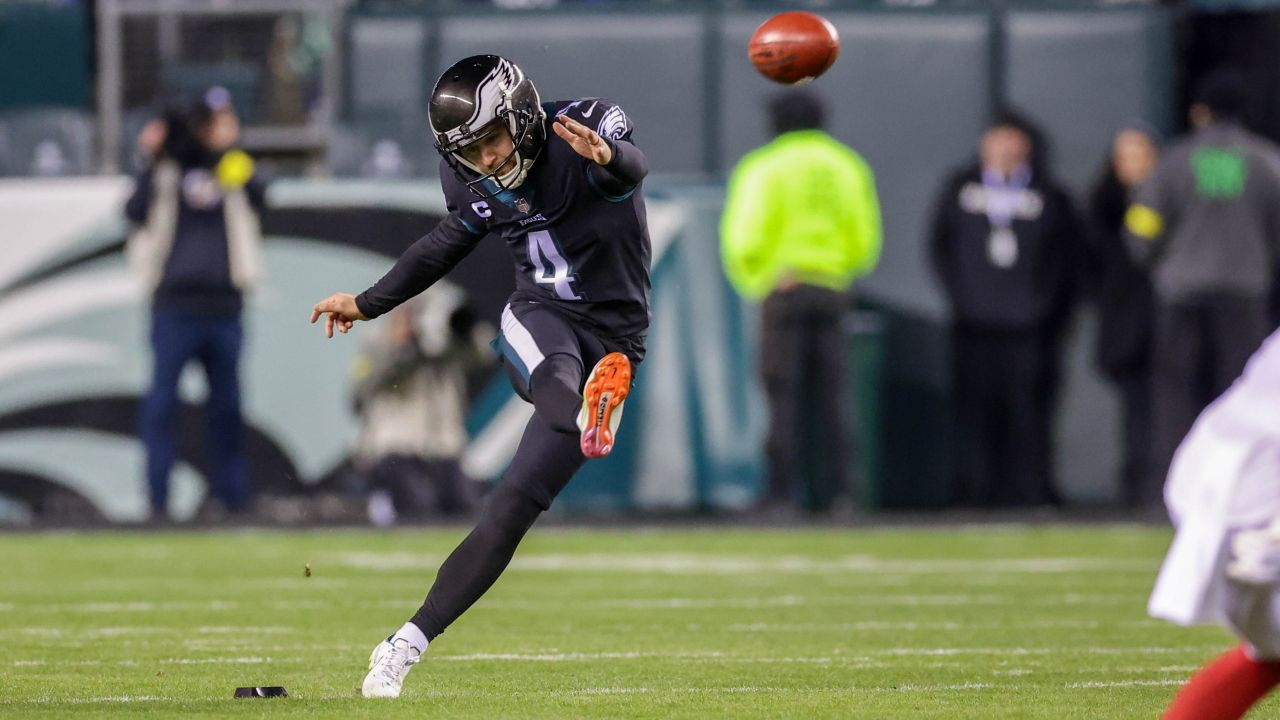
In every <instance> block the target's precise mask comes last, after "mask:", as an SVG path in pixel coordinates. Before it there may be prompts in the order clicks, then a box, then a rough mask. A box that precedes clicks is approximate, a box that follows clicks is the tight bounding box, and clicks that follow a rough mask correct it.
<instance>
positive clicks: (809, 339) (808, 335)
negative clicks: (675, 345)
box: [760, 285, 850, 502]
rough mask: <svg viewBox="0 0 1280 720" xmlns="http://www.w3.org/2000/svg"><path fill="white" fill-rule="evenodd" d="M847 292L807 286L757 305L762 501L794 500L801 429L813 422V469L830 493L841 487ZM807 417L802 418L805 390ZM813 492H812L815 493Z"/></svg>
mask: <svg viewBox="0 0 1280 720" xmlns="http://www.w3.org/2000/svg"><path fill="white" fill-rule="evenodd" d="M849 305H850V302H849V296H848V294H847V293H842V292H837V291H835V290H828V289H826V288H822V287H816V286H813V285H800V286H798V287H796V288H794V289H792V290H788V291H786V292H781V291H775V292H774V293H773V294H771V295H769V297H768V298H766V299H765V301H764V303H763V305H762V306H761V308H760V373H761V376H762V379H763V381H764V389H765V393H766V394H767V396H768V400H769V437H768V440H767V444H766V452H767V454H768V459H769V486H768V489H767V497H766V499H767V500H768V501H769V502H795V501H796V500H797V499H798V497H799V495H800V492H799V491H800V487H799V466H800V455H801V445H802V442H801V441H802V432H803V429H804V428H806V427H813V428H814V429H815V431H817V432H818V433H819V434H820V435H821V437H820V438H815V439H816V440H817V441H818V442H815V443H813V446H814V447H815V448H817V449H819V450H820V451H821V453H822V457H821V458H820V460H821V461H822V462H819V463H816V465H817V467H818V472H821V473H822V474H823V477H824V479H826V480H828V481H829V482H830V483H831V487H832V488H833V490H834V495H837V496H838V495H840V494H842V493H844V494H847V493H848V491H849V488H848V483H847V474H848V464H849V454H850V451H849V440H848V430H847V425H848V423H847V422H846V419H845V413H846V412H847V404H846V397H847V393H846V392H845V373H846V372H847V369H846V367H847V365H846V360H845V355H846V352H845V345H846V343H847V342H848V341H847V339H846V338H845V334H844V330H843V326H842V323H843V321H844V317H845V315H846V314H847V313H848V311H849ZM806 388H808V389H809V390H810V392H809V393H808V394H809V396H810V398H809V399H810V400H811V402H812V407H813V411H814V414H815V415H816V417H815V418H813V420H814V422H811V423H806V418H804V417H803V412H804V409H805V400H806V397H805V389H806ZM812 490H814V493H813V494H814V496H815V498H816V497H817V496H818V495H819V494H820V493H818V492H817V490H818V489H817V488H812Z"/></svg>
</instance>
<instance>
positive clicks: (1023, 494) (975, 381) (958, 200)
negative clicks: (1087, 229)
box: [930, 111, 1081, 506]
mask: <svg viewBox="0 0 1280 720" xmlns="http://www.w3.org/2000/svg"><path fill="white" fill-rule="evenodd" d="M1080 234H1081V232H1080V224H1079V222H1078V220H1077V217H1076V214H1075V210H1074V209H1073V207H1072V204H1071V201H1070V198H1069V197H1068V196H1067V194H1066V192H1065V191H1063V190H1062V188H1060V187H1059V186H1058V184H1057V183H1056V182H1054V180H1053V178H1052V177H1051V176H1050V174H1049V173H1048V170H1047V163H1046V162H1045V148H1044V143H1043V141H1042V140H1041V136H1040V133H1039V132H1038V131H1037V129H1036V128H1035V127H1034V126H1033V125H1032V124H1031V123H1030V122H1029V121H1028V120H1026V119H1024V118H1022V117H1021V116H1019V115H1017V114H1016V113H1013V112H1011V111H1002V112H1001V113H999V114H998V115H997V117H996V118H995V119H994V120H993V121H992V123H991V124H990V126H989V127H988V129H987V131H986V132H985V133H984V134H983V136H982V142H981V148H980V152H979V161H978V162H977V163H975V164H973V165H970V166H968V167H966V168H962V169H960V170H959V171H957V172H956V173H955V174H953V175H952V176H951V177H950V178H949V179H948V181H947V183H946V185H945V186H944V188H943V190H942V194H941V196H940V197H939V200H938V204H937V210H936V214H935V217H934V221H933V235H932V238H931V243H930V250H931V256H932V257H931V259H932V262H933V267H934V270H935V272H936V273H937V275H938V278H939V279H940V281H941V283H942V286H943V290H944V292H945V294H946V296H947V299H948V300H949V301H950V303H951V308H952V334H951V341H952V362H953V381H954V384H955V404H956V413H957V418H956V419H957V421H958V431H959V442H960V468H959V478H958V481H959V482H958V485H957V488H956V497H955V500H956V502H957V503H959V504H964V505H973V506H1036V505H1047V504H1056V502H1057V495H1056V493H1055V491H1054V487H1053V480H1052V471H1051V465H1052V448H1051V441H1050V436H1051V416H1052V406H1053V400H1054V396H1055V394H1056V387H1057V384H1058V365H1059V358H1058V356H1059V354H1060V345H1061V343H1060V336H1061V334H1062V328H1063V325H1064V320H1065V318H1066V316H1067V311H1068V309H1069V306H1070V301H1071V299H1072V297H1073V294H1074V290H1075V284H1076V277H1077V271H1076V267H1077V263H1078V262H1079V257H1080V249H1079V248H1080Z"/></svg>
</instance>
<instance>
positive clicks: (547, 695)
mask: <svg viewBox="0 0 1280 720" xmlns="http://www.w3.org/2000/svg"><path fill="white" fill-rule="evenodd" d="M460 538H461V532H460V531H430V532H424V531H400V532H392V533H377V532H365V531H354V530H335V531H314V532H306V533H277V532H268V531H253V532H226V533H208V534H204V533H194V534H176V533H175V534H156V535H144V534H126V533H83V534H81V533H66V534H63V533H56V534H33V535H0V717H3V718H35V717H39V718H77V719H79V718H88V717H112V718H134V717H138V718H173V717H184V718H186V717H254V718H259V717H262V718H276V717H281V718H283V717H307V718H355V717H371V718H372V717H376V718H484V719H485V720H496V719H498V718H516V717H546V718H595V717H626V718H754V717H761V718H763V717H768V718H783V717H785V718H835V717H841V718H851V717H856V718H983V719H984V720H987V719H990V718H1054V719H1055V720H1057V719H1060V718H1142V717H1151V718H1154V717H1156V716H1157V715H1158V713H1159V710H1160V709H1161V708H1162V707H1163V706H1164V705H1165V703H1166V702H1167V701H1168V699H1169V698H1170V697H1171V696H1172V694H1173V693H1174V691H1175V690H1176V687H1177V685H1178V684H1179V683H1180V682H1181V681H1182V680H1184V679H1185V678H1186V676H1187V675H1188V673H1189V672H1191V671H1192V670H1193V669H1194V668H1195V667H1196V666H1198V665H1199V664H1200V663H1202V662H1203V661H1204V660H1205V659H1207V658H1208V657H1209V656H1210V655H1212V654H1214V653H1215V652H1217V651H1219V650H1221V649H1223V648H1224V647H1226V646H1227V645H1228V643H1229V642H1230V640H1229V638H1228V637H1227V635H1226V634H1225V633H1223V632H1222V631H1220V630H1218V629H1215V628H1196V629H1181V628H1175V627H1172V626H1169V625H1167V624H1164V623H1161V622H1156V621H1152V620H1150V619H1148V618H1147V617H1146V614H1145V610H1144V608H1145V605H1146V598H1147V592H1148V590H1149V589H1150V587H1151V583H1152V580H1153V579H1154V577H1155V573H1156V570H1157V568H1158V565H1159V561H1160V558H1161V557H1162V555H1163V554H1164V551H1165V548H1166V546H1167V544H1168V542H1169V538H1170V535H1169V533H1168V532H1167V531H1163V530H1153V529H1144V528H1137V527H1129V526H1123V527H1114V528H1107V527H1091V528H1089V527H1068V528H1042V529H1034V528H1030V529H1029V528H1015V527H989V528H971V529H950V528H949V529H878V530H861V531H856V532H855V531H835V530H768V531H759V530H628V531H616V532H613V531H597V530H580V529H568V530H565V529H555V528H546V527H542V528H538V529H536V530H535V531H534V532H533V534H532V536H531V537H530V538H529V539H528V540H527V541H526V543H525V544H524V545H523V546H522V547H521V550H520V552H519V553H518V554H517V555H516V559H515V561H514V563H513V565H512V567H511V568H510V570H508V572H507V574H506V575H505V576H503V578H502V579H501V580H499V581H498V584H497V585H496V586H495V587H494V588H493V590H492V591H491V592H490V593H489V595H488V596H486V597H485V598H484V599H483V600H481V601H480V604H479V605H477V606H476V607H475V608H474V609H472V611H471V612H470V613H468V614H467V615H465V616H464V617H463V618H462V619H461V620H460V621H459V622H457V623H456V624H455V625H454V626H453V627H452V628H450V630H449V631H448V632H447V633H445V634H444V635H443V636H441V637H440V638H439V639H438V640H437V641H436V642H435V643H434V644H433V645H432V647H431V649H430V650H429V651H428V654H427V656H426V658H424V660H423V662H422V663H420V664H419V665H417V666H416V667H415V668H414V670H413V672H412V673H410V675H409V679H408V681H407V682H406V684H405V694H404V695H403V696H401V697H400V699H399V700H381V701H371V700H364V699H363V698H360V697H359V686H360V682H361V680H362V679H363V677H364V672H365V664H366V662H367V658H368V655H369V651H370V650H371V649H372V648H373V646H374V644H375V643H376V642H377V641H378V640H379V639H381V638H382V637H384V636H386V635H387V634H388V633H390V632H391V631H392V630H394V629H396V628H397V627H398V626H399V625H400V624H401V623H402V622H404V621H405V620H406V619H407V618H408V617H409V616H410V615H412V613H413V611H414V610H415V609H416V608H417V606H418V604H419V603H420V602H421V598H422V596H423V594H424V592H425V591H426V589H427V587H428V586H429V585H430V582H431V579H432V578H433V576H434V572H435V568H436V566H437V565H438V563H439V562H440V560H441V559H442V558H443V556H444V554H445V553H447V552H448V551H449V550H450V549H451V548H452V547H453V545H454V544H455V543H456V542H457V541H458V540H459V539H460ZM304 563H310V565H311V568H312V570H313V574H312V577H310V578H306V577H304V576H303V564H304ZM237 685H284V686H286V687H287V688H288V690H289V692H290V694H291V696H292V697H290V698H288V699H282V700H233V699H231V694H232V692H233V690H234V688H235V687H236V686H237ZM1267 709H1269V710H1270V711H1271V712H1273V713H1274V712H1276V711H1277V710H1280V703H1272V704H1270V705H1268V706H1267ZM1258 716H1267V715H1266V710H1263V711H1262V712H1260V713H1258Z"/></svg>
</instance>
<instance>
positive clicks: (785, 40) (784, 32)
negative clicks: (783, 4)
mask: <svg viewBox="0 0 1280 720" xmlns="http://www.w3.org/2000/svg"><path fill="white" fill-rule="evenodd" d="M747 54H748V55H749V56H750V57H751V64H752V65H755V66H756V70H759V71H760V74H761V75H764V76H765V77H767V78H769V79H770V80H772V81H774V82H776V83H782V84H783V85H803V84H804V83H807V82H809V81H811V80H813V79H815V78H817V77H818V76H819V75H821V74H822V73H824V72H826V71H827V68H829V67H831V63H833V62H835V61H836V56H837V55H839V54H840V34H839V33H837V32H836V28H835V26H834V25H832V24H831V23H830V21H828V20H827V19H826V18H824V17H822V16H821V15H814V14H813V13H811V12H804V11H802V10H796V11H793V12H784V13H782V14H781V15H774V16H773V17H771V18H769V19H768V20H766V21H765V23H764V24H763V25H761V26H760V27H759V28H757V29H756V32H755V34H754V35H752V36H751V42H750V43H748V44H747Z"/></svg>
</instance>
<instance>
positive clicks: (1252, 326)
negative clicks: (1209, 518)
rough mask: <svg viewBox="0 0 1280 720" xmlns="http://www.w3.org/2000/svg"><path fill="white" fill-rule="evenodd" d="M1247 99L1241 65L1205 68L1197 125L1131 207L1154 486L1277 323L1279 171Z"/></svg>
mask: <svg viewBox="0 0 1280 720" xmlns="http://www.w3.org/2000/svg"><path fill="white" fill-rule="evenodd" d="M1245 104H1246V87H1245V83H1244V80H1243V79H1242V78H1241V77H1240V76H1239V75H1237V74H1235V73H1233V72H1230V71H1224V70H1220V71H1216V72H1213V73H1210V74H1209V75H1208V76H1206V77H1205V79H1204V80H1203V81H1202V82H1201V84H1200V86H1199V88H1198V89H1197V92H1196V96H1195V102H1194V104H1193V105H1192V106H1191V109H1190V119H1191V125H1192V127H1193V128H1194V129H1193V131H1192V133H1191V134H1190V135H1189V136H1188V137H1186V138H1183V139H1182V140H1179V141H1178V142H1177V143H1175V144H1173V145H1172V146H1171V147H1170V148H1169V149H1168V150H1167V151H1166V152H1165V153H1164V155H1163V156H1162V157H1161V159H1160V163H1159V164H1158V165H1157V167H1156V171H1155V174H1154V175H1153V176H1152V177H1151V179H1150V181H1148V182H1147V183H1146V184H1145V185H1144V186H1143V187H1142V188H1141V189H1139V191H1138V193H1137V194H1136V196H1135V203H1134V204H1133V205H1132V206H1131V207H1130V208H1129V211H1128V212H1127V213H1126V215H1125V225H1126V227H1127V228H1128V230H1129V239H1130V243H1129V245H1130V249H1131V250H1132V251H1133V253H1134V256H1135V257H1136V258H1137V259H1138V260H1139V262H1141V263H1143V264H1144V265H1145V266H1146V267H1149V268H1150V271H1151V277H1152V283H1153V286H1154V289H1155V298H1156V303H1155V305H1156V322H1155V333H1154V339H1153V343H1154V355H1153V364H1152V378H1153V384H1152V410H1153V430H1152V438H1153V439H1152V455H1151V468H1150V470H1151V480H1150V482H1151V484H1152V486H1153V487H1154V488H1158V487H1160V486H1161V485H1162V483H1163V479H1164V476H1165V474H1166V472H1167V471H1168V469H1169V463H1170V462H1171V461H1172V459H1173V454H1174V451H1175V450H1177V448H1178V444H1179V443H1180V442H1181V441H1182V438H1183V436H1185V435H1186V434H1187V432H1188V431H1190V430H1191V426H1192V424H1193V423H1194V422H1195V419H1196V417H1197V416H1198V415H1199V414H1200V411H1201V410H1203V409H1204V408H1205V407H1206V406H1207V405H1208V404H1209V403H1210V402H1211V401H1212V400H1213V399H1214V398H1216V397H1217V396H1219V395H1221V394H1222V393H1223V392H1225V391H1226V389H1227V388H1228V387H1230V386H1231V383H1233V382H1234V381H1235V379H1236V378H1237V377H1239V376H1240V373H1241V372H1242V371H1243V370H1244V366H1245V363H1246V362H1247V361H1248V359H1249V357H1250V356H1251V355H1252V354H1253V352H1254V351H1255V350H1257V349H1258V347H1259V346H1260V345H1261V344H1262V341H1263V339H1264V338H1266V337H1267V334H1268V332H1269V329H1270V322H1269V318H1268V297H1269V295H1270V293H1271V290H1272V285H1273V283H1274V278H1275V268H1276V262H1277V257H1278V256H1280V172H1277V169H1276V165H1275V160H1274V157H1273V152H1274V151H1273V150H1272V146H1271V145H1270V144H1269V143H1268V142H1267V141H1265V140H1263V139H1262V138H1260V137H1258V136H1256V135H1254V134H1253V133H1251V132H1249V131H1248V130H1245V128H1244V126H1243V125H1242V124H1241V123H1240V118H1241V114H1242V112H1243V110H1244V107H1245ZM1154 500H1158V496H1157V498H1155V499H1153V501H1154Z"/></svg>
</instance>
